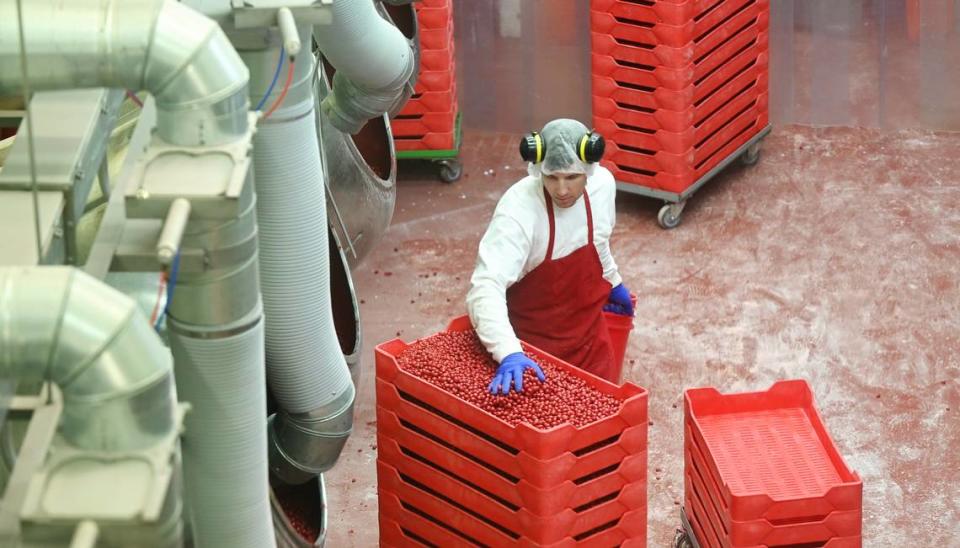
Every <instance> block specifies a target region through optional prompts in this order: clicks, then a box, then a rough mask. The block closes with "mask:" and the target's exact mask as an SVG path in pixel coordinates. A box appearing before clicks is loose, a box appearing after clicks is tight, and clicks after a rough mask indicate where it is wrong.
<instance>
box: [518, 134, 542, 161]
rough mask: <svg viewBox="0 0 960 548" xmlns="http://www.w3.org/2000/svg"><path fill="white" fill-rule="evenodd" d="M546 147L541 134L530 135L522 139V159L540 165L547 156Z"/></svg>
mask: <svg viewBox="0 0 960 548" xmlns="http://www.w3.org/2000/svg"><path fill="white" fill-rule="evenodd" d="M545 145H546V143H544V142H543V137H541V136H540V134H539V133H537V132H536V131H534V132H532V133H528V134H526V135H524V136H523V137H522V138H521V139H520V157H521V158H523V160H524V161H525V162H530V163H533V164H539V163H540V162H542V161H543V158H544V156H545V155H546V154H547V147H546V146H545Z"/></svg>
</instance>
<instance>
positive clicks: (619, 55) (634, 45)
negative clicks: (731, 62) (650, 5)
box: [591, 2, 770, 70]
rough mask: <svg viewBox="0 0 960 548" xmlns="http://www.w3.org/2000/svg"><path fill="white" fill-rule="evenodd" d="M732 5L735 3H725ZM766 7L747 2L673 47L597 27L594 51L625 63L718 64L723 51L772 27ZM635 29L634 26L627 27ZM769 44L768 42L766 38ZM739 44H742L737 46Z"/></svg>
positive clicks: (675, 65)
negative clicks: (640, 40) (717, 22)
mask: <svg viewBox="0 0 960 548" xmlns="http://www.w3.org/2000/svg"><path fill="white" fill-rule="evenodd" d="M722 5H727V6H730V7H731V11H732V8H733V7H734V5H735V2H723V3H722ZM764 9H765V7H764V6H761V5H759V4H757V3H754V2H747V3H745V4H744V5H743V6H742V7H741V8H740V9H739V11H736V12H734V14H733V15H731V16H730V19H728V20H727V21H725V22H724V23H723V24H722V25H720V26H717V27H713V28H709V30H708V31H707V32H704V33H703V34H699V33H696V34H695V35H694V37H692V38H691V41H690V43H689V44H685V45H684V46H682V47H672V46H668V45H664V44H662V43H659V42H650V43H642V42H638V41H636V40H633V39H629V38H627V36H632V33H631V32H612V33H611V32H609V31H606V30H599V29H597V28H596V27H595V28H594V29H593V32H592V33H591V48H592V51H593V53H596V54H601V55H609V56H611V57H613V58H614V59H617V60H618V61H622V62H629V63H633V64H639V65H649V66H666V67H672V68H683V67H686V66H688V65H690V64H697V65H700V64H703V65H705V66H706V67H707V70H709V68H712V67H713V66H716V64H717V61H716V58H717V57H718V56H722V55H723V53H722V52H723V50H730V49H731V48H734V49H735V48H738V47H743V44H744V43H745V42H744V41H745V40H751V39H753V40H756V39H757V37H758V35H759V34H760V33H761V32H766V31H767V30H768V29H769V24H770V21H769V18H768V17H767V16H766V12H765V11H764ZM627 30H628V31H629V30H632V26H627ZM764 43H766V41H764ZM737 44H739V45H737Z"/></svg>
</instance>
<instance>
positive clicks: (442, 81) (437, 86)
mask: <svg viewBox="0 0 960 548" xmlns="http://www.w3.org/2000/svg"><path fill="white" fill-rule="evenodd" d="M453 85H454V72H453V71H452V70H436V71H430V70H422V71H420V76H418V77H417V83H416V85H414V87H413V90H414V93H425V92H427V91H447V90H449V89H450V88H451V87H453Z"/></svg>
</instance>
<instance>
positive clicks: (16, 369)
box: [0, 267, 176, 451]
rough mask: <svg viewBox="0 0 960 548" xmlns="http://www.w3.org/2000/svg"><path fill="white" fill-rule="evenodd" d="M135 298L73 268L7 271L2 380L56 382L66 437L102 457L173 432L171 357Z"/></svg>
mask: <svg viewBox="0 0 960 548" xmlns="http://www.w3.org/2000/svg"><path fill="white" fill-rule="evenodd" d="M148 323H149V322H147V321H146V318H145V317H144V316H143V314H142V313H141V312H140V311H139V310H138V308H137V305H136V303H135V302H134V301H133V300H132V299H130V298H129V297H127V296H125V295H123V294H122V293H120V292H118V291H116V290H114V289H113V288H110V287H109V286H107V285H105V284H103V283H102V282H100V281H98V280H96V279H95V278H93V277H91V276H88V275H87V274H84V273H83V272H81V271H79V270H76V269H73V268H70V267H32V268H2V269H0V376H2V377H6V378H21V379H33V380H41V379H43V380H48V381H50V382H53V383H56V384H57V385H58V386H59V387H60V389H61V391H62V392H63V396H64V410H63V416H62V419H61V429H60V431H61V433H62V435H63V437H64V438H65V439H66V440H67V441H68V442H70V443H71V444H73V445H75V446H77V447H80V448H83V449H92V450H99V451H124V450H136V449H143V448H146V447H150V446H152V445H154V444H156V443H157V442H159V441H161V440H163V439H164V438H165V437H166V436H167V435H168V434H169V433H170V431H171V430H172V429H173V428H174V427H175V415H174V413H175V409H176V398H175V395H174V390H173V367H172V364H171V360H170V353H169V352H168V351H167V349H166V348H165V347H164V346H163V343H162V342H161V341H160V339H159V337H158V336H157V334H156V333H155V332H154V331H153V329H152V328H151V327H150V325H149V324H148Z"/></svg>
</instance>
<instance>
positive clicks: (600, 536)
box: [379, 491, 646, 548]
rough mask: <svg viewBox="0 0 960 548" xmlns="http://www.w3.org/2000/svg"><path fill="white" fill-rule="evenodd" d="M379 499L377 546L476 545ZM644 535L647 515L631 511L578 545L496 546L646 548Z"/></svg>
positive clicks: (408, 508)
mask: <svg viewBox="0 0 960 548" xmlns="http://www.w3.org/2000/svg"><path fill="white" fill-rule="evenodd" d="M379 496H380V545H381V546H390V547H409V546H416V547H418V548H419V547H422V546H423V545H425V544H427V543H430V544H434V545H437V546H444V547H446V546H462V545H464V544H472V545H477V544H480V542H479V541H477V540H476V539H473V538H471V537H469V536H467V535H465V534H464V533H463V532H462V531H460V529H459V528H457V527H455V526H452V525H449V524H446V523H443V522H442V521H439V520H438V519H437V518H436V517H435V516H432V515H430V514H428V513H427V512H425V511H423V510H421V509H420V508H418V507H417V506H415V505H413V504H410V503H409V502H408V501H401V500H400V498H399V497H397V495H395V494H394V493H390V492H384V491H381V492H380V493H379ZM645 533H646V513H645V512H644V511H640V510H637V511H633V512H628V513H626V514H624V515H623V517H622V518H621V520H620V523H618V524H617V525H616V526H615V527H611V528H609V529H606V530H604V531H601V532H599V533H597V534H595V535H591V536H590V537H588V538H587V539H584V540H582V541H580V542H578V541H577V540H575V539H573V538H565V539H563V540H560V541H558V542H555V543H551V544H539V543H534V542H532V541H530V540H529V539H525V538H520V539H517V540H516V541H512V542H510V541H503V544H500V545H498V546H514V547H523V548H528V547H529V548H533V547H535V546H536V547H549V548H572V547H575V546H584V545H587V546H622V547H624V548H639V547H644V546H646V543H645V541H644V540H642V538H643V536H644V535H645Z"/></svg>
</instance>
